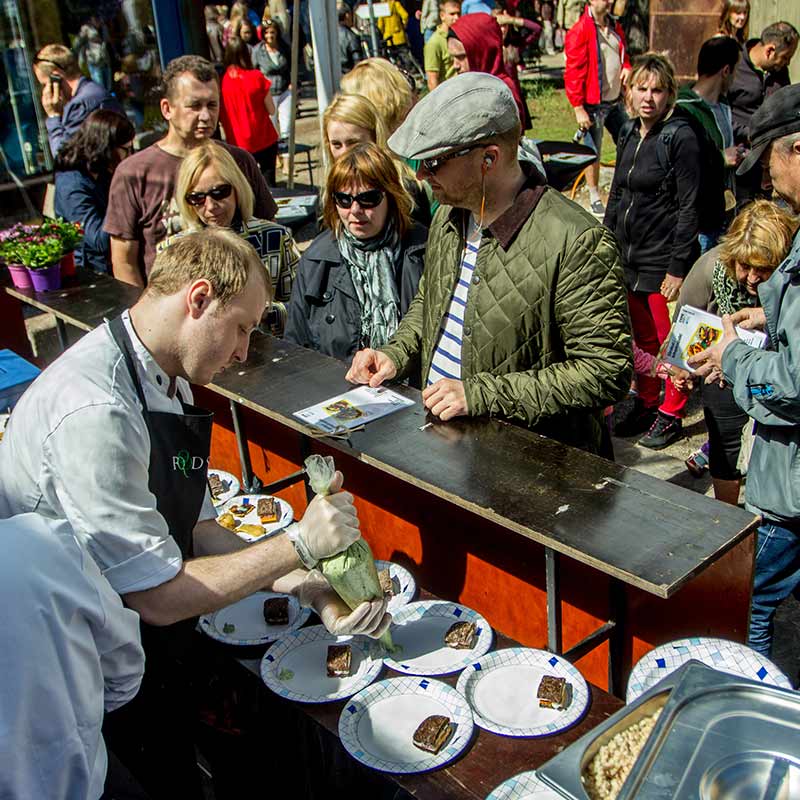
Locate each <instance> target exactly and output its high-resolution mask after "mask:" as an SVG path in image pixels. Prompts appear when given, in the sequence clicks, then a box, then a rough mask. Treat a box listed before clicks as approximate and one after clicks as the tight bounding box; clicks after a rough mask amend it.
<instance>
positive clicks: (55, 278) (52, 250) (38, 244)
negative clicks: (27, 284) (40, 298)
mask: <svg viewBox="0 0 800 800" xmlns="http://www.w3.org/2000/svg"><path fill="white" fill-rule="evenodd" d="M20 250H21V252H20V257H21V259H22V263H23V264H24V265H25V266H26V267H27V268H28V272H29V273H30V276H31V282H32V283H33V289H34V291H37V292H47V291H50V290H52V289H60V288H61V257H62V256H63V255H64V250H63V247H62V244H61V239H60V238H59V237H58V236H54V235H45V236H42V235H41V234H40V233H39V232H38V231H37V233H36V234H34V235H32V236H31V237H29V238H28V239H27V241H25V242H22V243H21V248H20Z"/></svg>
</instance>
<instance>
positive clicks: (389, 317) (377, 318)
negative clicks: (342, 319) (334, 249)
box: [336, 221, 401, 347]
mask: <svg viewBox="0 0 800 800" xmlns="http://www.w3.org/2000/svg"><path fill="white" fill-rule="evenodd" d="M336 242H337V244H338V245H339V253H340V254H341V256H342V259H343V261H344V263H345V264H346V265H347V268H348V270H349V271H350V277H351V278H352V279H353V286H354V287H355V290H356V296H357V297H358V302H359V305H360V306H361V346H362V347H382V346H383V345H385V344H386V343H387V342H388V341H389V339H390V338H391V337H392V334H393V333H394V332H395V331H396V330H397V326H398V324H399V323H400V298H399V293H398V290H397V284H396V282H395V277H394V275H395V266H396V264H397V263H398V261H399V260H400V257H401V253H400V236H399V234H398V233H397V229H396V227H395V225H394V222H393V221H389V222H388V223H387V224H386V227H385V228H384V229H383V232H382V233H380V234H379V235H378V236H373V237H372V238H371V239H357V238H356V237H355V236H353V234H352V233H350V231H348V230H347V228H342V232H341V234H340V235H339V236H338V238H337V240H336Z"/></svg>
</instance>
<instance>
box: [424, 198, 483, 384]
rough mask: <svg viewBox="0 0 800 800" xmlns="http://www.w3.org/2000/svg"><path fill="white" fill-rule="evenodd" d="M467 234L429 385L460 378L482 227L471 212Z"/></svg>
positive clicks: (435, 351) (432, 364)
mask: <svg viewBox="0 0 800 800" xmlns="http://www.w3.org/2000/svg"><path fill="white" fill-rule="evenodd" d="M467 225H468V227H467V237H466V242H465V245H464V252H463V254H462V256H461V272H460V273H459V276H458V281H457V282H456V285H455V288H454V289H453V297H452V299H451V300H450V307H449V308H448V309H447V311H446V313H445V315H444V318H443V319H442V328H441V332H440V333H439V342H438V343H437V345H436V349H435V350H434V352H433V359H432V360H431V368H430V371H429V372H428V383H427V385H428V386H430V385H431V384H432V383H435V382H436V381H438V380H441V379H442V378H453V379H455V380H457V381H460V380H461V346H462V342H463V338H464V315H465V314H466V312H467V297H468V295H469V287H470V285H471V284H472V273H473V272H474V271H475V262H476V261H477V259H478V248H479V247H480V245H481V229H480V227H479V226H478V224H477V223H476V222H475V219H474V218H473V216H472V215H471V214H470V217H469V222H468V223H467Z"/></svg>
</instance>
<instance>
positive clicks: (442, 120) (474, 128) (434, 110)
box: [389, 72, 519, 159]
mask: <svg viewBox="0 0 800 800" xmlns="http://www.w3.org/2000/svg"><path fill="white" fill-rule="evenodd" d="M515 125H519V111H518V110H517V104H516V102H515V101H514V95H513V94H511V89H509V88H508V86H506V84H505V83H503V81H501V80H500V78H496V77H495V76H494V75H489V74H487V73H485V72H466V73H463V74H462V75H456V76H455V77H453V78H450V79H448V80H446V81H445V82H444V83H442V84H440V85H439V86H437V87H436V88H435V89H434V90H433V91H432V92H431V93H430V94H429V95H426V96H425V97H423V98H422V100H420V101H419V103H417V105H415V106H414V108H412V109H411V112H410V113H409V115H408V116H407V117H406V119H405V121H404V122H403V124H402V125H401V126H400V127H399V128H398V129H397V130H396V131H395V132H394V133H393V134H392V135H391V136H390V137H389V148H390V149H391V150H392V152H394V153H396V154H397V155H398V156H400V157H401V158H415V159H416V158H435V157H436V156H441V155H444V154H445V153H449V152H450V151H451V150H457V149H458V148H459V147H466V145H468V144H473V143H474V142H479V141H481V140H482V139H487V138H488V137H490V136H495V135H497V134H498V133H505V132H506V131H510V130H511V129H512V128H513V127H514V126H515Z"/></svg>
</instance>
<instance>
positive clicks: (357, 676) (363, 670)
mask: <svg viewBox="0 0 800 800" xmlns="http://www.w3.org/2000/svg"><path fill="white" fill-rule="evenodd" d="M332 644H349V645H350V647H351V662H350V675H348V676H347V677H343V678H329V677H328V671H327V666H326V665H327V657H328V647H329V646H330V645H332ZM381 650H382V647H381V645H379V644H377V642H375V641H374V640H373V639H368V638H366V637H364V636H334V635H333V634H332V633H329V632H328V631H327V630H326V628H325V627H324V626H323V625H313V626H311V627H310V628H301V629H300V630H297V631H292V632H291V633H288V634H286V635H285V636H283V637H281V638H280V639H278V641H277V642H275V644H273V645H272V647H270V649H269V650H267V652H266V653H265V654H264V658H262V659H261V679H262V680H263V681H264V683H265V684H266V685H267V687H268V688H269V689H272V691H273V692H275V694H278V695H280V696H281V697H285V698H286V699H287V700H296V701H297V702H298V703H332V702H333V701H334V700H344V699H345V698H347V697H350V696H351V695H354V694H355V693H356V692H359V691H361V689H363V688H364V687H365V686H369V684H371V683H372V682H373V681H374V680H375V679H376V678H377V677H378V674H379V673H380V671H381V669H382V668H383V661H382V659H381V656H380V651H381Z"/></svg>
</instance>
